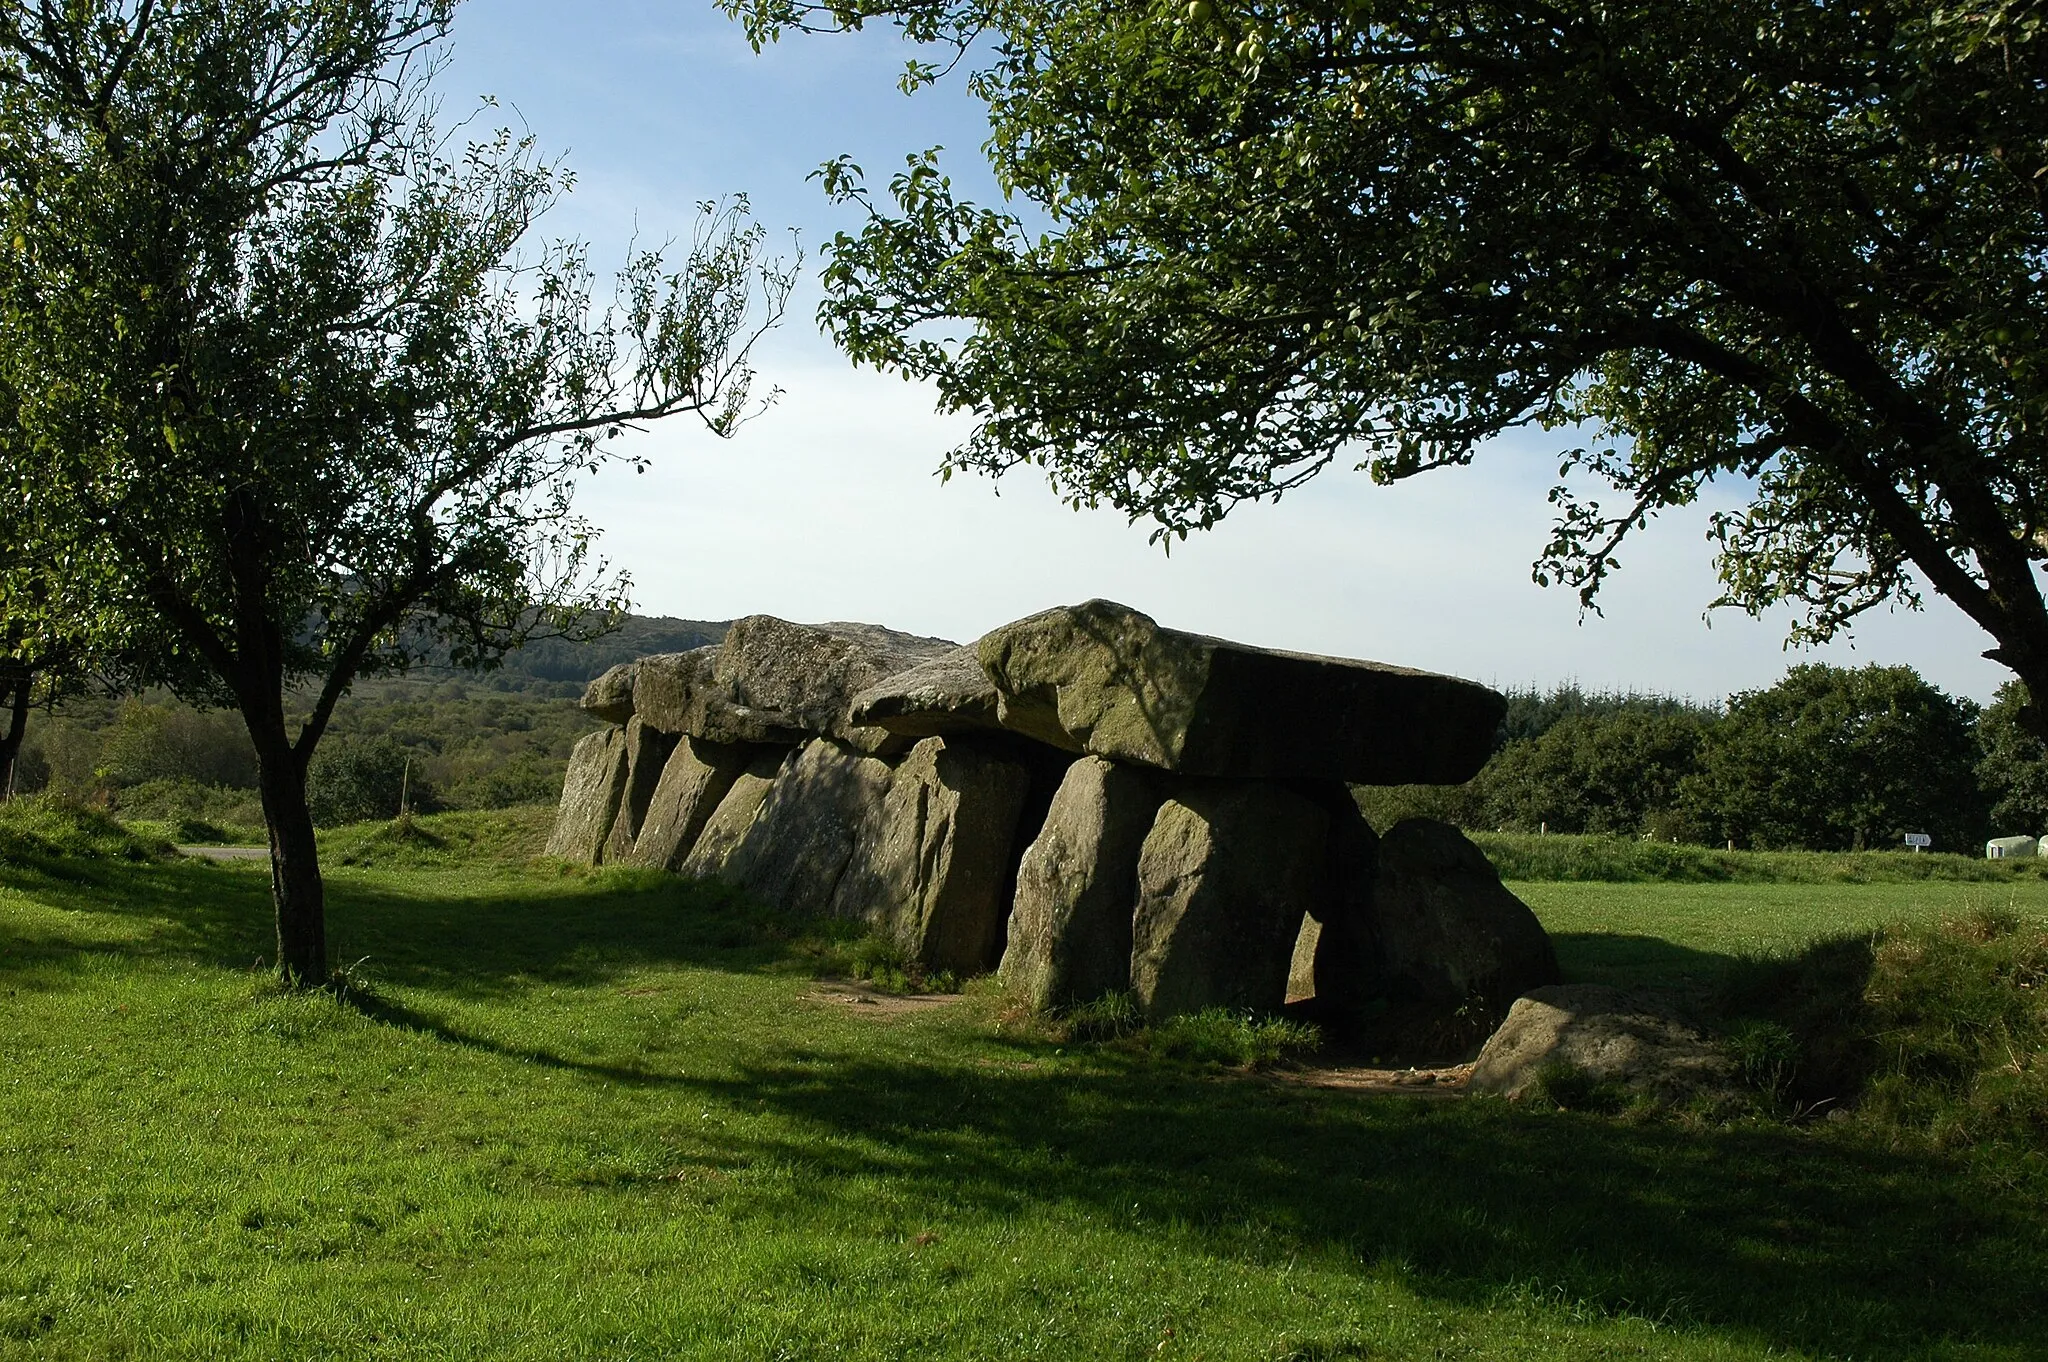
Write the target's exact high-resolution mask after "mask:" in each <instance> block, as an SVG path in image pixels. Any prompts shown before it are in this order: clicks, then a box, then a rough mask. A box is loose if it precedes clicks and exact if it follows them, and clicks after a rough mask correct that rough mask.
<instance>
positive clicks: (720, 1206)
mask: <svg viewBox="0 0 2048 1362" xmlns="http://www.w3.org/2000/svg"><path fill="white" fill-rule="evenodd" d="M424 827H425V828H426V829H427V830H428V832H429V834H430V837H431V840H428V839H423V838H418V837H415V838H402V837H394V836H393V835H391V834H390V833H389V832H379V831H376V830H363V829H359V830H351V831H350V832H348V833H346V834H344V835H342V836H339V837H336V838H333V839H330V842H329V845H328V861H329V864H330V865H332V866H334V867H335V868H334V870H333V873H332V876H331V881H330V894H331V904H332V906H331V914H332V920H333V922H332V931H333V936H334V940H335V954H336V957H337V958H338V959H340V960H343V961H345V962H352V961H360V962H361V963H360V964H359V965H357V966H355V968H354V969H353V970H352V972H351V973H352V977H353V978H355V979H356V980H357V981H358V982H360V983H362V984H365V985H367V992H366V993H364V994H363V995H362V996H361V997H359V998H358V1000H357V1001H356V1003H355V1004H354V1005H351V1004H349V1003H344V1002H339V1001H336V1000H334V999H333V998H330V997H324V996H322V997H311V998H294V997H285V996H280V995H279V994H278V993H276V992H275V991H274V989H273V988H272V986H271V985H270V983H269V981H268V979H267V977H266V975H265V973H264V972H263V970H262V969H261V967H260V961H261V959H262V958H263V957H265V956H267V955H268V953H269V950H270V940H269V931H268V926H267V903H266V896H265V890H266V887H267V885H266V878H265V874H264V871H263V868H262V867H261V866H260V865H258V866H211V865H201V864H194V863H168V864H164V863H156V864H151V863H129V862H126V861H122V860H120V859H118V857H116V856H112V855H106V854H102V855H101V856H100V857H99V858H97V859H81V858H78V857H75V856H74V857H68V858H60V857H50V856H36V855H28V854H24V855H21V856H17V857H16V858H15V859H14V860H13V861H12V862H11V863H10V862H7V861H6V860H5V859H4V858H0V1035H4V1036H5V1037H6V1041H5V1051H4V1056H5V1062H4V1065H0V1358H15V1357H20V1358H30V1357H33V1358H38V1359H43V1358H49V1359H70V1358H80V1359H84V1358H93V1359H99V1358H124V1357H133V1358H152V1359H153V1358H393V1359H396V1358H408V1359H410V1358H420V1359H426V1358H434V1359H439V1358H479V1359H481V1358H491V1359H499V1358H522V1359H523V1358H533V1359H543V1358H545V1359H556V1358H669V1357H688V1358H699V1357H701V1358H733V1359H741V1358H745V1359H758V1358H838V1357H846V1358H863V1359H865V1358H912V1357H915V1358H988V1359H1011V1358H1061V1359H1068V1358H1072V1359H1094V1358H1111V1359H1157V1358H1177V1359H1195V1358H1205V1359H1210V1360H1211V1362H1220V1360H1221V1359H1248V1360H1255V1362H1281V1360H1283V1359H1297V1360H1299V1359H1336V1358H1375V1359H1380V1358H1387V1359H1438V1358H1460V1359H1462V1358H1472V1359H1493V1358H1559V1357H1571V1358H1580V1357H1584V1358H1666V1357H1668V1358H1688V1359H1690V1358H1700V1359H1709V1358H1711V1359H1722V1358H1728V1359H1734V1358H1742V1359H1749V1358H1758V1359H1761V1358H1778V1357H1816V1358H1818V1357H1827V1358H1851V1357H1853V1358H1866V1359H1900V1360H1901V1362H1903V1360H1904V1359H1920V1358H1942V1359H1946V1358H1958V1359H1959V1358H1971V1359H1991V1358H1999V1359H2005V1358H2035V1357H2044V1356H2048V1285H2044V1284H2048V1213H2044V1212H2048V1195H2044V1188H2048V1178H2044V1177H2043V1176H2042V1175H2041V1173H2040V1171H2039V1169H2038V1167H2037V1166H2036V1165H2033V1164H2029V1163H2027V1162H2025V1161H2014V1160H2005V1159H1991V1158H1978V1157H1970V1156H1965V1155H1944V1154H1939V1153H1936V1152H1934V1151H1932V1150H1928V1149H1921V1148H1917V1147H1912V1146H1908V1145H1900V1146H1896V1147H1894V1146H1888V1145H1884V1144H1880V1143H1878V1142H1876V1141H1874V1140H1871V1139H1869V1138H1866V1137H1863V1136H1860V1135H1859V1134H1858V1133H1857V1132H1855V1131H1854V1130H1851V1129H1838V1128H1836V1127H1833V1126H1830V1125H1827V1124H1825V1123H1821V1124H1817V1125H1813V1126H1805V1127H1789V1126H1783V1125H1776V1124H1770V1123H1764V1122H1756V1123H1752V1124H1738V1125H1734V1126H1724V1127H1702V1126H1697V1125H1693V1124H1687V1123H1685V1122H1681V1121H1676V1120H1665V1119H1658V1120H1644V1121H1637V1122H1628V1121H1615V1120H1608V1119H1602V1118H1598V1117H1591V1116H1584V1115H1579V1114H1574V1113H1568V1112H1549V1113H1543V1112H1535V1111H1530V1110H1524V1109H1519V1108H1514V1107H1510V1106H1508V1105H1506V1104H1503V1103H1498V1102H1492V1101H1482V1100H1470V1101H1462V1102H1461V1101H1429V1100H1424V1099H1419V1098H1395V1097H1382V1096H1362V1095H1359V1094H1355V1093H1345V1092H1339V1091H1327V1090H1322V1089H1316V1088H1309V1087H1304V1086H1301V1085H1299V1084H1296V1083H1292V1082H1288V1081H1285V1080H1284V1078H1278V1077H1273V1076H1264V1075H1241V1074H1237V1073H1232V1072H1226V1071H1221V1070H1217V1069H1214V1068H1204V1067H1199V1066H1191V1065H1183V1064H1174V1063H1169V1062H1166V1061H1163V1060H1159V1059H1156V1058H1152V1057H1148V1056H1145V1055H1141V1054H1135V1053H1132V1052H1129V1051H1125V1050H1119V1049H1114V1048H1090V1047H1064V1048H1062V1047H1059V1046H1055V1045H1053V1044H1052V1043H1050V1042H1049V1041H1046V1040H1044V1039H1042V1038H1035V1036H1034V1033H1031V1032H1029V1031H1026V1032H1024V1033H1022V1034H1019V1033H1018V1030H1017V1028H1016V1027H1015V1026H1014V1025H1005V1023H1004V1014H1003V1012H1002V1008H1001V1005H1000V1000H999V999H997V998H996V997H995V996H994V995H993V994H990V993H987V992H984V991H979V990H975V989H970V991H969V992H968V993H967V994H966V995H965V996H963V997H961V998H959V999H958V1000H956V1001H953V1002H951V1003H947V1004H944V1005H941V1006H937V1007H928V1008H903V1009H897V1008H893V1007H886V1006H872V1005H859V1004H848V1003H846V1002H843V1001H838V1000H835V999H834V998H832V997H830V996H827V995H821V994H820V992H819V990H818V986H817V984H816V983H815V981H814V978H813V975H814V973H815V968H816V957H815V954H814V951H813V943H812V942H811V940H810V939H809V938H807V937H806V936H804V935H803V933H802V932H801V931H800V930H797V929H795V928H794V927H793V925H792V924H786V923H781V922H778V921H777V920H775V919H773V918H771V917H767V916H764V915H762V914H760V913H759V912H758V911H756V910H753V909H750V908H749V907H747V906H746V905H744V904H742V903H739V902H736V901H733V900H732V899H730V898H727V897H724V896H721V895H718V894H714V893H708V892H705V891H702V890H697V889H693V888H691V887H689V886H686V885H682V884H679V883H677V882H674V881H669V880H664V879H660V878H657V877H649V876H641V875H633V874H622V873H617V872H599V873H595V874H584V873H575V872H567V871H563V870H560V869H549V868H546V867H530V866H528V865H526V864H525V862H524V855H525V848H526V846H527V844H528V843H527V841H526V839H527V838H528V837H530V833H531V829H530V828H528V829H526V830H525V831H523V832H522V831H521V828H520V825H519V824H518V821H517V819H514V820H512V821H510V822H494V821H491V820H477V819H442V820H425V821H424ZM102 850H103V851H104V850H105V849H102ZM351 861H352V862H354V863H355V864H353V865H350V864H346V863H347V862H351ZM1517 887H1518V890H1519V892H1521V893H1523V894H1524V896H1525V897H1526V898H1527V899H1528V900H1529V901H1530V902H1531V903H1532V904H1533V905H1534V906H1535V907H1536V908H1537V909H1538V911H1539V913H1540V914H1541V915H1542V916H1543V917H1544V918H1545V920H1546V922H1547V923H1548V925H1550V926H1551V927H1552V929H1553V931H1555V932H1556V933H1557V934H1558V936H1559V941H1560V947H1561V954H1562V956H1563V957H1564V959H1565V962H1566V964H1567V968H1568V969H1569V970H1571V971H1572V972H1573V973H1574V974H1577V975H1580V976H1582V977H1589V978H1592V977H1641V976H1642V975H1644V974H1645V973H1650V974H1655V973H1659V972H1662V973H1664V974H1666V975H1668V976H1669V977H1674V978H1679V977H1685V978H1692V977H1704V975H1705V974H1706V973H1707V972H1708V971H1710V970H1711V969H1712V968H1713V967H1714V966H1715V962H1717V961H1720V960H1723V959H1726V958H1728V957H1729V956H1731V955H1732V954H1733V953H1735V952H1738V951H1754V950H1759V949H1789V948H1791V947H1794V946H1796V945H1797V944H1799V942H1800V941H1801V940H1802V939H1803V938H1805V937H1807V936H1810V935H1812V934H1814V933H1817V932H1823V931H1833V930H1837V929H1843V928H1857V929H1860V928H1862V927H1864V926H1866V925H1873V924H1875V923H1877V922H1881V921H1885V920H1889V919H1892V918H1897V917H1902V916H1903V917H1911V916H1924V917H1938V916H1941V915H1943V914H1947V913H1951V912H1953V911H1956V910H1957V909H1959V908H1963V907H1967V906H1971V904H1972V903H1973V900H1971V899H1969V898H1968V897H1967V896H1968V895H1971V894H1990V895H1993V896H1995V897H1996V896H2011V901H2012V902H2013V903H2014V904H2016V906H2018V907H2019V908H2020V909H2022V910H2024V911H2026V912H2029V913H2040V912H2041V911H2042V910H2043V909H2044V907H2048V895H2043V894H2042V893H2040V892H2038V891H2042V890H2048V885H2042V884H2021V885H2007V884H1995V885H1988V886H1987V885H1984V884H1968V883H1927V884H1913V885H1897V884H1890V885H1848V886H1840V885H1837V886H1825V885H1820V886H1816V885H1774V884H1733V885H1699V884H1631V885H1608V884H1591V883H1587V884H1557V883H1544V884H1522V885H1518V886H1517ZM2029 896H2032V897H2029ZM2005 901H2006V900H2005V899H2004V898H2001V899H2000V902H2001V903H2003V902H2005Z"/></svg>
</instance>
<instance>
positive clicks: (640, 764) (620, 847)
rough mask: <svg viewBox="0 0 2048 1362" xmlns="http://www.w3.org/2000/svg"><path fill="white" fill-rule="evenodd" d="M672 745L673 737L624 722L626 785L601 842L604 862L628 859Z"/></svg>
mask: <svg viewBox="0 0 2048 1362" xmlns="http://www.w3.org/2000/svg"><path fill="white" fill-rule="evenodd" d="M675 745H676V739H675V736H674V735H673V734H669V733H663V732H662V731H661V730H659V729H656V728H650V727H648V726H647V725H646V724H644V723H642V722H641V721H640V720H639V719H638V718H637V717H635V718H632V719H628V720H627V721H626V784H625V786H624V788H623V789H622V790H621V791H620V792H619V811H618V812H617V813H616V814H614V815H613V816H612V830H611V834H610V835H609V836H608V837H607V838H606V839H605V844H604V859H605V860H606V861H608V862H620V861H629V860H631V859H632V856H633V843H634V842H635V840H636V839H637V838H638V837H639V835H640V827H641V824H642V822H643V821H644V820H645V819H646V817H647V808H648V805H649V804H650V803H652V802H653V799H654V789H655V786H657V785H659V784H660V783H661V773H662V770H663V768H664V767H665V766H666V765H667V764H668V756H669V753H670V752H672V751H674V750H675Z"/></svg>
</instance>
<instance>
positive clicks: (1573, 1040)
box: [1470, 984, 1737, 1106]
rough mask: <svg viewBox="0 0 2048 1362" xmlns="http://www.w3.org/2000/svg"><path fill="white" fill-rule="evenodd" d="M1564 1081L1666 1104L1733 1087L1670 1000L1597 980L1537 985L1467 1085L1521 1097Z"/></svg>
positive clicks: (1711, 1049)
mask: <svg viewBox="0 0 2048 1362" xmlns="http://www.w3.org/2000/svg"><path fill="white" fill-rule="evenodd" d="M1560 1078H1562V1079H1564V1080H1565V1081H1574V1082H1577V1083H1579V1084H1583V1085H1586V1086H1589V1087H1592V1086H1611V1087H1614V1088H1619V1089H1622V1090H1625V1091H1626V1092H1628V1093H1631V1094H1638V1095H1643V1096H1647V1097H1650V1098H1653V1099H1655V1100H1657V1101H1659V1102H1664V1103H1667V1104H1670V1105H1674V1106H1678V1105H1684V1104H1685V1103H1687V1102H1689V1101H1691V1100H1692V1099H1693V1098H1694V1097H1696V1096H1699V1095H1701V1094H1708V1095H1719V1094H1726V1093H1730V1092H1733V1091H1734V1090H1735V1089H1736V1087H1737V1071H1736V1066H1735V1064H1734V1063H1733V1062H1732V1061H1731V1060H1730V1059H1729V1058H1728V1056H1727V1055H1726V1054H1724V1053H1723V1052H1722V1051H1721V1050H1720V1049H1719V1048H1718V1047H1717V1046H1715V1045H1714V1044H1713V1043H1712V1042H1711V1041H1709V1040H1708V1039H1707V1038H1706V1037H1705V1036H1703V1035H1701V1034H1700V1033H1699V1032H1698V1031H1697V1030H1695V1029H1694V1028H1693V1027H1692V1025H1691V1024H1690V1023H1689V1022H1687V1021H1686V1020H1685V1019H1684V1018H1683V1017H1682V1016H1681V1015H1680V1014H1679V1012H1678V1011H1677V1010H1676V1009H1674V1008H1672V1007H1671V1006H1670V1005H1669V1004H1666V1003H1664V1002H1662V1001H1661V1000H1659V999H1657V998H1655V997H1654V996H1652V995H1650V994H1648V993H1646V992H1643V991H1641V990H1624V989H1617V988H1609V987H1606V986H1603V985H1599V984H1568V985H1556V986H1552V987H1548V988H1539V989H1537V990H1535V991H1534V992H1532V993H1529V994H1527V995H1525V996H1523V997H1521V998H1518V999H1516V1001H1515V1005H1514V1006H1513V1007H1512V1008H1510V1009H1509V1010H1508V1015H1507V1019H1506V1020H1505V1021H1503V1022H1502V1023H1501V1025H1500V1029H1499V1030H1497V1031H1495V1032H1494V1033H1493V1036H1492V1037H1491V1038H1490V1039H1489V1040H1488V1041H1487V1042H1486V1046H1485V1048H1484V1049H1482V1050H1481V1051H1480V1052H1479V1061H1478V1063H1477V1064H1475V1065H1474V1066H1473V1069H1472V1080H1471V1084H1470V1090H1471V1091H1473V1092H1481V1093H1495V1094H1498V1095H1500V1096H1503V1097H1507V1098H1511V1099H1514V1098H1521V1097H1524V1096H1527V1095H1529V1094H1530V1093H1531V1092H1532V1091H1536V1090H1539V1089H1540V1088H1541V1087H1543V1086H1546V1085H1551V1084H1555V1083H1557V1082H1558V1081H1559V1079H1560Z"/></svg>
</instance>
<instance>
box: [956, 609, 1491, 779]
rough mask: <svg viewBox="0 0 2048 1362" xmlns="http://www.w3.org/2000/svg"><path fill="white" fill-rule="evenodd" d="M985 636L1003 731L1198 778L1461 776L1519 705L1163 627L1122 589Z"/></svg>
mask: <svg viewBox="0 0 2048 1362" xmlns="http://www.w3.org/2000/svg"><path fill="white" fill-rule="evenodd" d="M977 646H978V648H979V653H980V657H981V663H982V667H983V668H984V670H985V671H986V672H987V673H988V677H989V679H990V681H991V682H993V683H994V685H995V688H996V691H997V695H998V707H999V714H1000V718H1001V722H1002V724H1003V725H1004V727H1006V728H1010V729H1012V730H1014V731H1016V732H1019V733H1024V734H1026V735H1028V736H1031V737H1034V738H1037V739H1038V740H1039V741H1041V742H1046V743H1050V744H1052V745H1054V746H1056V747H1063V748H1065V749H1067V750H1068V751H1073V752H1088V753H1092V754H1094V755H1097V756H1104V757H1110V758H1113V759H1115V760H1119V761H1131V762H1138V763H1141V764H1143V765H1147V766H1156V767H1160V768H1162V769H1164V770H1168V771H1176V772H1180V773H1182V774H1186V775H1209V776H1232V777H1252V778H1261V779H1295V778H1317V779H1326V780H1340V781H1351V782H1356V783H1359V784H1367V785H1399V784H1456V783H1458V782H1461V781H1465V780H1469V779H1471V777H1472V776H1473V775H1474V774H1476V773H1477V772H1478V770H1479V768H1480V766H1481V765H1483V764H1484V763H1485V761H1486V758H1487V756H1488V755H1489V754H1490V753H1491V751H1492V746H1493V738H1494V730H1495V728H1496V727H1497V726H1498V724H1499V722H1500V718H1501V715H1502V714H1503V713H1505V711H1506V701H1505V700H1503V699H1502V698H1501V696H1500V695H1499V694H1497V693H1496V692H1494V691H1492V690H1489V689H1488V688H1486V687H1485V686H1481V685H1478V684H1476V683H1474V682H1471V681H1461V680H1458V679H1457V678H1455V677H1449V676H1438V675H1436V674H1434V673H1431V672H1421V671H1413V670H1410V669H1408V668H1405V667H1391V666H1387V665H1385V664H1382V663H1378V662H1358V661H1351V660H1348V659H1344V658H1333V657H1314V656H1310V655H1308V654H1305V653H1284V652H1275V651H1272V650H1269V649H1264V648H1252V647H1247V646H1245V645H1243V644H1239V643H1229V642H1226V641H1224V640H1222V639H1215V638H1206V637H1203V636H1202V635H1199V634H1188V633H1182V632H1180V631H1178V630H1174V629H1163V628H1161V627H1160V626H1159V625H1158V624H1157V623H1155V622H1154V621H1153V620H1152V619H1151V618H1150V617H1148V616H1146V615H1142V614H1140V613H1139V612H1137V611H1136V610H1132V609H1131V608H1129V607H1128V606H1122V605H1117V604H1115V603H1114V602H1111V601H1089V602H1088V603H1086V604H1085V605H1077V606H1062V607H1060V608H1058V609H1054V610H1047V611H1045V612H1043V613H1041V614H1037V615H1033V616H1031V617H1030V618H1028V619H1024V620H1019V621H1018V622H1017V623H1015V624H1009V625H1005V626H1004V627H1002V628H1000V629H997V630H995V631H994V632H993V633H991V634H988V635H987V636H985V637H984V638H983V639H982V640H981V641H980V643H979V644H978V645H977Z"/></svg>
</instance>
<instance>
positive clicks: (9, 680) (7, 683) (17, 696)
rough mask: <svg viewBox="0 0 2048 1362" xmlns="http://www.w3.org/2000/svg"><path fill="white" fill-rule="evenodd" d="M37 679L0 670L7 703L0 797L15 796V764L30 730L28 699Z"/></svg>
mask: <svg viewBox="0 0 2048 1362" xmlns="http://www.w3.org/2000/svg"><path fill="white" fill-rule="evenodd" d="M34 680H35V678H34V677H33V676H32V675H30V674H29V673H28V672H26V671H23V672H22V673H21V674H20V675H19V676H8V675H6V674H5V673H0V698H4V700H5V702H6V704H7V732H6V735H5V736H4V737H0V799H12V798H13V797H14V767H15V763H16V762H18V761H20V760H21V740H22V738H23V736H24V735H25V734H26V733H27V732H28V701H29V692H30V687H31V685H32V684H33V682H34Z"/></svg>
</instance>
